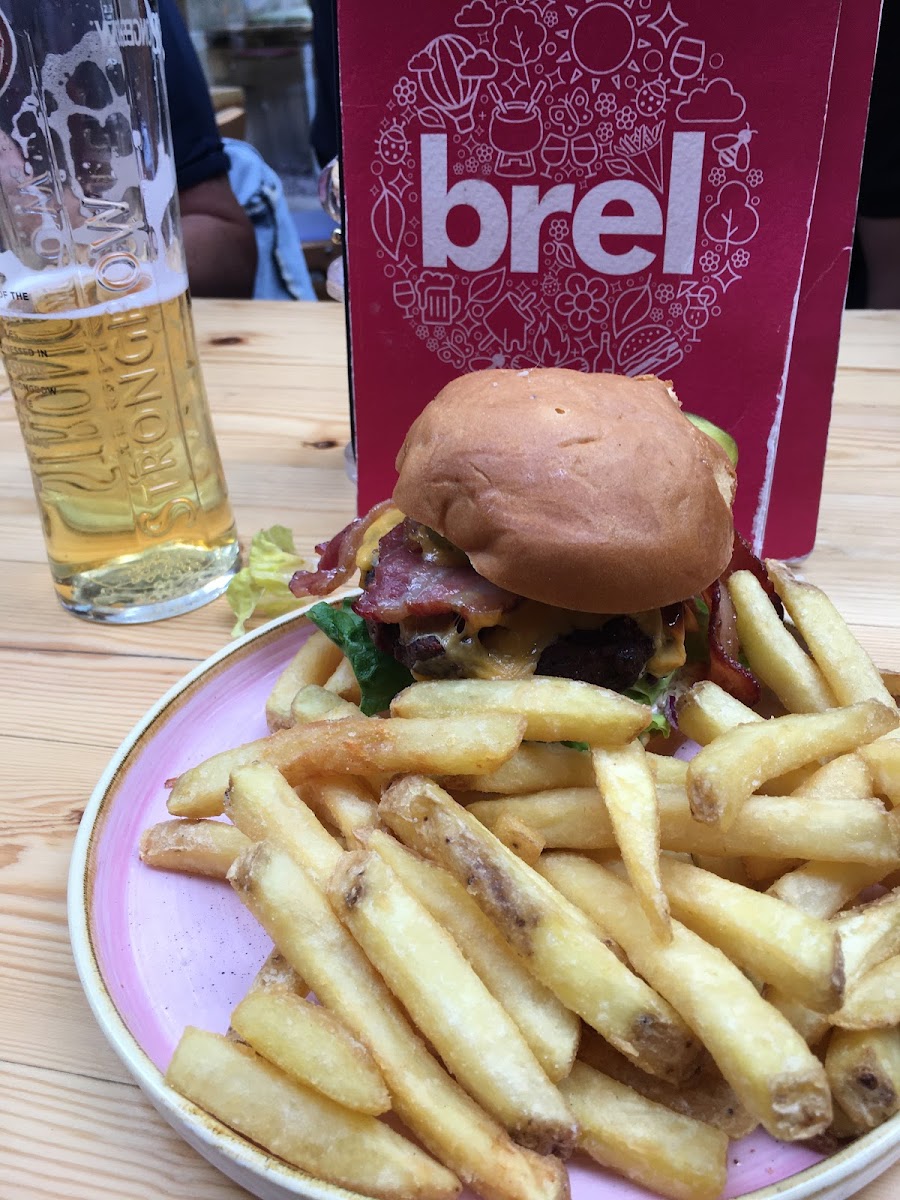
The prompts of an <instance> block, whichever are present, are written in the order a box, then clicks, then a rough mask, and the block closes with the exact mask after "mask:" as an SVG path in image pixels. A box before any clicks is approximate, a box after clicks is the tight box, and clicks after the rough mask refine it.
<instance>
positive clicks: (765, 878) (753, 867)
mask: <svg viewBox="0 0 900 1200" xmlns="http://www.w3.org/2000/svg"><path fill="white" fill-rule="evenodd" d="M802 865H803V859H802V858H792V859H786V860H785V859H780V858H771V857H768V858H767V857H764V856H757V855H752V854H751V855H748V856H747V857H746V858H745V859H744V871H745V872H746V874H747V883H748V885H749V886H750V887H753V888H755V889H756V890H757V891H763V890H765V889H766V888H767V887H768V886H769V884H771V883H774V882H775V880H776V879H779V878H780V877H781V876H782V875H783V874H784V872H785V871H792V870H794V868H795V867H800V866H802Z"/></svg>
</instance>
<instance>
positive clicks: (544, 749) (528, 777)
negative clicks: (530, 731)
mask: <svg viewBox="0 0 900 1200" xmlns="http://www.w3.org/2000/svg"><path fill="white" fill-rule="evenodd" d="M437 782H438V783H439V784H440V785H441V787H443V788H446V789H447V791H449V792H453V793H456V792H468V791H471V792H497V793H498V794H501V795H507V796H515V795H522V794H526V793H530V792H539V791H544V790H547V789H550V788H554V789H555V788H573V787H591V788H592V787H593V786H594V768H593V765H592V764H591V756H590V755H589V754H585V753H583V752H582V751H581V750H575V749H573V748H572V747H571V746H557V745H553V744H552V743H548V744H547V745H542V744H540V743H537V744H531V745H525V746H520V747H519V748H518V750H516V751H515V753H513V754H512V755H510V757H509V758H508V759H507V760H506V762H505V763H503V764H502V765H501V766H499V767H497V768H496V770H493V771H485V772H482V773H481V774H479V775H447V776H443V777H441V776H439V777H438V779H437Z"/></svg>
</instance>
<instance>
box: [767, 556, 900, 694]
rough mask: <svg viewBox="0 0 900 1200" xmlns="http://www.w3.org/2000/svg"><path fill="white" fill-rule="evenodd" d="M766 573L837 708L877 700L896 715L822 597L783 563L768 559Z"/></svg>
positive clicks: (878, 677) (846, 628)
mask: <svg viewBox="0 0 900 1200" xmlns="http://www.w3.org/2000/svg"><path fill="white" fill-rule="evenodd" d="M766 571H767V573H768V576H769V578H770V579H771V581H772V583H773V584H774V585H775V590H776V591H777V592H778V595H779V596H780V597H781V599H782V600H783V601H784V606H785V608H786V609H787V611H788V613H789V614H790V616H791V619H792V620H793V622H794V624H795V625H796V626H797V628H798V629H799V630H800V633H801V634H802V635H803V639H804V641H805V642H806V644H807V646H808V647H809V650H810V653H811V654H812V656H813V658H814V659H815V661H816V664H817V665H818V667H819V669H820V670H821V672H822V674H823V676H824V677H825V679H826V681H827V682H828V684H829V686H830V687H831V690H832V691H833V692H834V694H835V696H836V697H837V702H838V704H844V705H848V704H856V703H858V702H859V701H861V700H877V701H878V702H879V703H881V704H883V705H885V706H886V707H887V708H893V709H894V710H895V711H896V707H897V706H896V704H895V703H894V700H893V697H892V696H891V693H890V692H889V691H888V689H887V688H886V687H885V685H884V681H883V680H882V678H881V675H880V673H879V671H878V669H877V668H876V667H875V665H874V663H873V662H872V660H871V658H869V656H868V654H866V652H865V650H864V649H863V648H862V646H861V645H860V644H859V642H858V641H857V640H856V638H855V637H854V636H853V634H852V633H851V632H850V628H849V626H848V625H847V622H846V621H845V620H844V618H843V617H842V616H841V614H840V613H839V612H838V610H837V609H836V608H835V606H834V604H833V603H832V602H831V600H829V599H828V597H827V596H826V595H825V593H824V592H823V591H821V590H820V589H819V588H817V587H815V586H814V585H813V584H811V583H807V582H806V581H805V580H801V579H798V578H797V576H796V575H795V574H794V572H793V571H791V570H790V568H789V567H786V566H785V565H784V563H779V562H775V561H774V560H773V559H768V560H767V561H766Z"/></svg>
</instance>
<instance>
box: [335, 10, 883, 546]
mask: <svg viewBox="0 0 900 1200" xmlns="http://www.w3.org/2000/svg"><path fill="white" fill-rule="evenodd" d="M878 13H879V4H878V2H877V0H856V3H854V4H852V5H851V4H850V3H849V0H846V2H845V3H841V2H840V0H796V2H795V3H794V4H791V5H785V4H776V3H773V2H772V0H759V2H758V3H756V4H753V5H745V4H738V3H737V2H733V0H724V2H723V3H720V4H717V5H709V4H705V3H703V0H675V3H673V2H672V0H599V2H597V0H593V2H591V0H588V2H583V3H571V2H568V0H541V2H529V0H525V2H522V0H492V2H490V3H487V2H485V0H468V2H463V0H420V3H419V4H417V5H414V6H406V7H404V8H403V9H402V12H401V10H400V9H396V8H395V9H391V8H387V9H385V8H384V6H380V5H372V4H369V3H367V2H365V0H339V3H338V48H339V64H340V90H341V122H342V177H343V184H344V199H345V206H346V221H345V241H346V254H347V261H346V288H347V291H346V294H347V302H348V308H349V329H350V355H351V381H352V397H353V417H354V436H355V445H356V453H357V461H358V479H359V485H358V486H359V507H360V510H361V511H365V510H366V509H367V508H368V507H370V506H371V505H372V504H373V503H375V502H376V501H377V500H380V499H383V498H384V497H386V496H387V495H389V494H390V491H391V489H392V486H393V482H394V478H395V474H394V466H393V464H394V458H395V456H396V453H397V450H398V449H399V446H400V443H401V442H402V440H403V436H404V434H405V432H406V429H407V428H408V426H409V424H410V422H411V421H412V420H413V419H414V418H415V416H416V415H417V413H418V412H419V411H421V409H422V408H423V407H424V405H425V404H427V403H428V401H429V400H430V399H431V398H432V397H433V396H434V395H435V393H436V392H437V391H438V390H439V389H440V388H441V387H442V386H443V385H444V384H445V383H446V382H447V381H448V380H450V379H452V378H453V377H455V376H456V375H458V374H461V373H462V372H465V371H471V370H476V369H479V368H485V367H513V368H517V369H519V368H523V367H527V366H534V365H545V366H550V365H553V366H565V367H572V368H575V369H578V370H583V371H618V372H621V373H624V374H629V375H640V374H644V373H653V374H657V375H660V376H662V377H663V378H666V379H671V380H672V381H673V383H674V386H675V388H676V390H677V392H678V394H679V396H680V398H681V400H682V403H683V405H684V407H685V408H686V409H688V410H690V411H694V412H699V413H702V414H703V415H705V416H707V417H709V418H710V419H711V420H713V421H715V422H716V423H717V424H719V425H721V426H723V427H724V428H726V429H728V430H729V432H730V433H731V434H732V435H733V436H734V437H735V439H736V440H737V443H738V447H739V452H740V460H739V467H738V485H739V486H738V495H737V500H736V504H735V520H736V524H737V526H738V528H739V529H740V530H741V531H742V532H743V533H744V534H745V535H747V536H748V537H750V538H751V539H752V540H753V542H754V544H755V546H756V548H757V549H758V550H760V551H763V552H765V553H767V554H776V555H778V556H780V557H800V556H802V555H804V554H806V553H808V552H809V551H810V550H811V549H812V546H813V542H814V539H815V527H816V518H817V512H818V500H819V493H820V489H821V477H822V467H823V462H824V447H825V438H826V434H827V429H828V419H829V412H830V403H831V390H832V385H833V380H834V367H835V360H836V353H837V338H838V331H839V323H840V313H841V307H842V303H843V294H844V287H845V284H846V276H847V268H848V263H849V247H850V244H851V242H852V230H853V218H854V208H855V197H856V188H857V184H858V179H859V167H860V159H861V154H862V144H863V136H864V130H865V114H866V103H867V97H868V82H869V80H870V78H871V69H872V63H873V59H874V48H875V40H876V36H877V26H878ZM490 419H491V415H490V409H489V408H486V409H485V413H484V420H485V421H490ZM471 434H472V438H473V441H474V440H476V439H477V437H478V430H477V429H473V430H472V431H471ZM635 469H636V470H645V469H647V465H646V464H635Z"/></svg>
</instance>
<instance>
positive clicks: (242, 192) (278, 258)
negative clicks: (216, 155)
mask: <svg viewBox="0 0 900 1200" xmlns="http://www.w3.org/2000/svg"><path fill="white" fill-rule="evenodd" d="M222 140H223V142H224V144H225V150H226V153H227V154H228V158H229V160H230V162H231V169H230V171H229V172H228V178H229V179H230V181H231V187H232V190H233V192H234V194H235V196H236V197H237V199H238V203H239V204H240V205H241V207H242V208H243V209H244V211H245V212H246V213H247V215H248V216H249V218H250V220H251V221H252V222H253V228H254V231H255V233H256V245H257V249H258V251H259V260H258V263H257V267H256V280H255V282H254V286H253V298H254V299H255V300H315V299H316V294H315V291H314V290H313V285H312V281H311V280H310V277H309V270H308V268H307V266H306V259H305V258H304V256H303V249H302V247H301V245H300V238H299V235H298V233H297V227H296V225H295V224H294V221H293V219H292V217H291V214H290V210H289V209H288V206H287V201H286V200H285V197H284V189H283V187H282V185H281V180H280V179H279V178H278V176H277V175H276V174H275V172H274V171H273V170H272V168H271V167H270V166H269V165H268V163H267V162H266V161H265V160H264V159H263V158H262V156H261V155H260V154H259V153H258V152H257V151H256V150H254V148H253V147H252V146H251V145H249V144H248V143H247V142H240V141H237V140H235V139H234V138H223V139H222Z"/></svg>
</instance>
